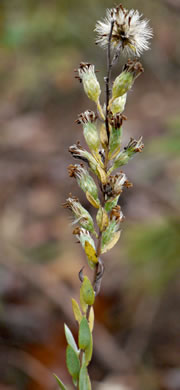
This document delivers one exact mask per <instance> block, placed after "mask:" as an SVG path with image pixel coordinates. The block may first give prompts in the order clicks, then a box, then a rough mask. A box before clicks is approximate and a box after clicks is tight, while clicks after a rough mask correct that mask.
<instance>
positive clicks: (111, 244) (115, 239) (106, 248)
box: [101, 231, 121, 253]
mask: <svg viewBox="0 0 180 390" xmlns="http://www.w3.org/2000/svg"><path fill="white" fill-rule="evenodd" d="M120 235H121V231H119V232H115V233H114V234H113V237H112V239H111V241H110V242H109V243H108V244H107V245H105V246H104V247H103V249H102V250H101V253H106V252H107V251H109V250H110V249H112V248H113V247H114V245H116V243H117V242H118V240H119V238H120Z"/></svg>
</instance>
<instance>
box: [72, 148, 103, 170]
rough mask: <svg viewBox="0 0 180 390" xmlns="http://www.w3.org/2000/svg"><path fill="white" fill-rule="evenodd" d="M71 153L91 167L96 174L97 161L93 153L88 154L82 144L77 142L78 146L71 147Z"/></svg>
mask: <svg viewBox="0 0 180 390" xmlns="http://www.w3.org/2000/svg"><path fill="white" fill-rule="evenodd" d="M69 152H70V153H71V154H72V155H73V157H74V158H78V159H80V160H82V161H84V162H86V163H87V164H88V165H89V166H90V168H91V169H92V171H93V172H94V173H96V169H97V161H96V160H95V158H94V157H93V156H92V154H91V153H89V152H87V150H86V149H84V148H83V147H82V146H81V144H80V142H77V144H74V145H72V146H70V147H69Z"/></svg>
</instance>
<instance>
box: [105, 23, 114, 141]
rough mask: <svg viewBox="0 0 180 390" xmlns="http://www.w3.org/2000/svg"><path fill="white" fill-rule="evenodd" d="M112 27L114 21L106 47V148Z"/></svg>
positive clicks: (108, 133)
mask: <svg viewBox="0 0 180 390" xmlns="http://www.w3.org/2000/svg"><path fill="white" fill-rule="evenodd" d="M113 27H114V21H112V22H111V29H110V33H109V38H108V47H107V77H106V79H105V82H106V118H105V124H106V132H107V137H108V146H109V136H110V132H109V121H108V114H109V97H110V90H109V85H110V79H111V69H112V63H111V38H112V32H113Z"/></svg>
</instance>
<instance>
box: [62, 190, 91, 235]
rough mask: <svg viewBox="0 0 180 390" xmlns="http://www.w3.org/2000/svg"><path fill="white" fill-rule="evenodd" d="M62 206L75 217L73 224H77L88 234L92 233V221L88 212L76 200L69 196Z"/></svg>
mask: <svg viewBox="0 0 180 390" xmlns="http://www.w3.org/2000/svg"><path fill="white" fill-rule="evenodd" d="M63 206H64V208H67V209H69V210H71V211H72V212H73V214H74V216H75V220H74V222H73V224H75V223H78V222H79V224H80V225H81V226H82V227H83V228H85V229H86V230H88V231H90V232H94V223H93V219H92V217H91V215H90V214H89V213H88V211H87V210H86V209H85V208H84V207H83V206H82V205H81V203H80V202H79V199H78V198H76V197H74V196H71V194H70V196H69V198H67V200H66V202H65V203H64V204H63Z"/></svg>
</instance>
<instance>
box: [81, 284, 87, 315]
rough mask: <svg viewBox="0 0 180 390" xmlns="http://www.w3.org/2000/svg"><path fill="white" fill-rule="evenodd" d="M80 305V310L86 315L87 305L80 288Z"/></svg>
mask: <svg viewBox="0 0 180 390" xmlns="http://www.w3.org/2000/svg"><path fill="white" fill-rule="evenodd" d="M80 304H81V308H82V311H83V313H84V314H86V312H87V308H88V305H87V304H86V303H85V301H84V297H83V293H82V288H80Z"/></svg>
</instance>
